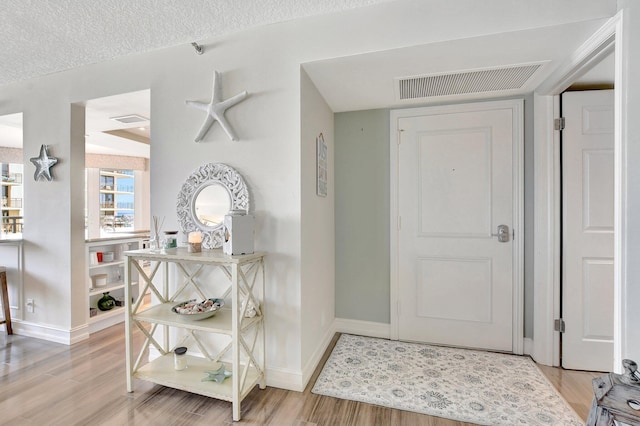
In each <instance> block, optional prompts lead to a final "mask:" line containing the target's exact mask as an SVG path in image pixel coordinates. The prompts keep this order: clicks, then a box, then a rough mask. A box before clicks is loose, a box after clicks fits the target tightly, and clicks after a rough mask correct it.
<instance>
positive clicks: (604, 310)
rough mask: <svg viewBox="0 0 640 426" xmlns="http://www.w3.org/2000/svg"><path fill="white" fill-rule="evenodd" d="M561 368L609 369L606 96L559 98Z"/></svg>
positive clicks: (610, 171) (609, 109) (609, 135)
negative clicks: (561, 118) (562, 125)
mask: <svg viewBox="0 0 640 426" xmlns="http://www.w3.org/2000/svg"><path fill="white" fill-rule="evenodd" d="M562 115H563V116H564V117H565V129H564V130H563V133H562V146H563V148H562V181H563V188H562V196H563V238H562V241H563V247H562V257H563V281H562V316H563V319H564V321H565V330H566V331H565V333H563V335H562V366H563V367H565V368H571V369H579V370H593V371H613V367H614V366H613V221H614V211H613V208H614V200H613V188H614V182H613V179H614V156H613V152H614V151H613V144H614V113H613V90H597V91H583V92H567V93H564V94H563V95H562Z"/></svg>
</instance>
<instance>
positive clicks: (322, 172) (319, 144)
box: [316, 133, 327, 197]
mask: <svg viewBox="0 0 640 426" xmlns="http://www.w3.org/2000/svg"><path fill="white" fill-rule="evenodd" d="M316 171H317V172H316V181H317V187H316V194H318V196H320V197H326V196H327V145H326V144H325V142H324V136H323V135H322V133H320V134H319V135H318V137H317V138H316Z"/></svg>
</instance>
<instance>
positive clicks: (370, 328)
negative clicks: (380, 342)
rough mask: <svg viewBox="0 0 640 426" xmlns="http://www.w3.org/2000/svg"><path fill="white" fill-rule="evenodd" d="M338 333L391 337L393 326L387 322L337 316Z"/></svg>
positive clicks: (382, 337) (336, 329)
mask: <svg viewBox="0 0 640 426" xmlns="http://www.w3.org/2000/svg"><path fill="white" fill-rule="evenodd" d="M334 324H335V331H336V333H346V334H355V335H358V336H366V337H378V338H381V339H389V338H391V326H390V325H389V324H386V323H381V322H372V321H360V320H353V319H346V318H336V320H335V322H334Z"/></svg>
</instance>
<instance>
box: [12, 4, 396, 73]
mask: <svg viewBox="0 0 640 426" xmlns="http://www.w3.org/2000/svg"><path fill="white" fill-rule="evenodd" d="M385 1H389V0H183V1H181V0H56V1H41V0H2V1H1V2H0V8H1V9H2V11H1V12H0V46H2V48H1V49H0V86H2V85H5V84H8V83H11V82H15V81H20V80H26V79H29V78H32V77H37V76H41V75H46V74H51V73H55V72H58V71H63V70H67V69H71V68H75V67H78V66H81V65H86V64H91V63H97V62H101V61H104V60H108V59H113V58H116V57H120V56H125V55H130V54H135V53H140V52H145V51H149V50H154V49H159V48H162V47H167V46H173V45H178V44H182V43H191V42H193V41H196V42H197V41H200V40H202V39H206V38H210V37H215V36H220V35H223V34H228V33H232V32H236V31H241V30H243V29H247V28H250V27H256V26H260V25H266V24H271V23H275V22H283V21H287V20H292V19H296V18H301V17H307V16H312V15H320V14H326V13H332V12H339V11H342V10H347V9H353V8H357V7H362V6H368V5H372V4H377V3H383V2H385Z"/></svg>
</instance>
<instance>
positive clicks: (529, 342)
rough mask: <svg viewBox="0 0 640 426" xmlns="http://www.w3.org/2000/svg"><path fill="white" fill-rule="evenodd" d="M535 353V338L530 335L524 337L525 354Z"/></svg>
mask: <svg viewBox="0 0 640 426" xmlns="http://www.w3.org/2000/svg"><path fill="white" fill-rule="evenodd" d="M532 353H533V339H532V338H530V337H525V338H524V354H525V355H531V354H532Z"/></svg>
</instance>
